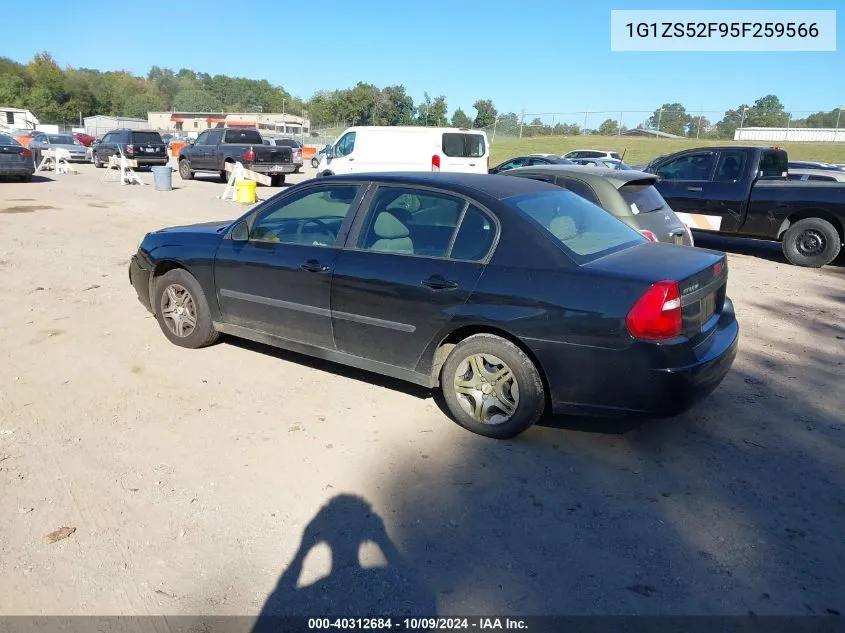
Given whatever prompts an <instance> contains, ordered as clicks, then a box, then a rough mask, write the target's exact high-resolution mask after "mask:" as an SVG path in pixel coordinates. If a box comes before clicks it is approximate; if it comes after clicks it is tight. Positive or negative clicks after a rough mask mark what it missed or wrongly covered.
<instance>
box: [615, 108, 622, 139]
mask: <svg viewBox="0 0 845 633" xmlns="http://www.w3.org/2000/svg"><path fill="white" fill-rule="evenodd" d="M616 128H617V129H616V135H617V136H622V112H619V124H618V125H617V126H616Z"/></svg>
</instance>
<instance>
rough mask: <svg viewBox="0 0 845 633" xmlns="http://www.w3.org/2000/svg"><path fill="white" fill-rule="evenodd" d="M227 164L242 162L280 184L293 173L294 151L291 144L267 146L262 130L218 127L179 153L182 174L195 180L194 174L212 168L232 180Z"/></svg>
mask: <svg viewBox="0 0 845 633" xmlns="http://www.w3.org/2000/svg"><path fill="white" fill-rule="evenodd" d="M226 163H231V164H232V165H233V166H234V164H235V163H241V164H242V165H243V166H244V167H245V168H246V169H250V170H252V171H255V172H258V173H260V174H265V175H267V176H269V177H270V184H271V185H272V186H274V187H278V186H279V185H280V184H281V183H283V182H284V181H285V175H286V174H290V173H293V172H294V171H295V170H296V165H294V164H293V153H292V151H291V148H290V147H284V146H276V147H274V146H269V145H264V140H263V139H262V138H261V134H259V132H258V130H251V129H247V130H244V129H236V128H214V129H211V130H206V131H205V132H203V133H202V134H200V135H199V136H198V137H197V140H196V141H194V143H193V144H192V145H188V146H187V147H184V148H183V149H182V151H180V152H179V176H181V177H182V180H191V179H192V178H193V177H194V173H195V172H198V171H208V172H215V173H217V174H220V178H221V179H223V180H224V181H225V180H228V173H227V172H226Z"/></svg>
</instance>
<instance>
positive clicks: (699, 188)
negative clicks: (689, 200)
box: [687, 187, 703, 191]
mask: <svg viewBox="0 0 845 633" xmlns="http://www.w3.org/2000/svg"><path fill="white" fill-rule="evenodd" d="M687 191H703V189H702V188H701V187H687Z"/></svg>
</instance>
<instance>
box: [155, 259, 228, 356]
mask: <svg viewBox="0 0 845 633" xmlns="http://www.w3.org/2000/svg"><path fill="white" fill-rule="evenodd" d="M153 306H155V315H156V320H157V321H158V324H159V327H161V331H162V332H164V335H165V336H166V337H167V338H168V339H169V340H170V342H171V343H175V344H176V345H179V346H180V347H189V348H193V349H196V348H199V347H205V346H207V345H211V344H212V343H214V342H215V341H216V340H217V337H218V336H219V333H218V332H217V331H216V330H215V329H214V324H213V323H212V322H211V311H210V310H209V308H208V301H207V300H206V298H205V293H204V292H203V291H202V286H200V284H199V282H198V281H197V280H196V279H195V278H194V276H193V275H191V273H189V272H188V271H187V270H183V269H181V268H175V269H173V270H171V271H169V272H167V273H165V274H164V275H162V276H161V277H159V278H158V280H157V282H156V284H155V289H154V291H153Z"/></svg>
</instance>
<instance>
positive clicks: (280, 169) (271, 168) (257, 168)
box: [247, 163, 297, 176]
mask: <svg viewBox="0 0 845 633" xmlns="http://www.w3.org/2000/svg"><path fill="white" fill-rule="evenodd" d="M296 168H297V165H295V164H293V163H285V164H283V165H267V164H264V165H262V164H258V165H256V164H254V163H253V164H252V165H251V166H249V167H248V168H247V169H251V170H252V171H254V172H258V173H259V174H266V175H267V176H275V175H277V174H279V175H280V174H292V173H293V172H294V171H296Z"/></svg>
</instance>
